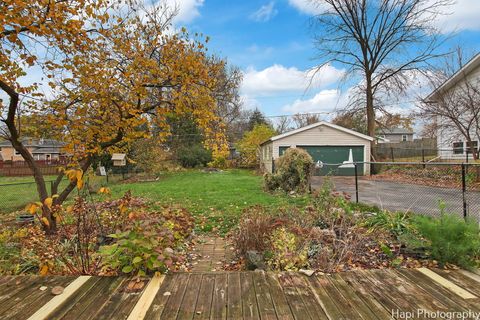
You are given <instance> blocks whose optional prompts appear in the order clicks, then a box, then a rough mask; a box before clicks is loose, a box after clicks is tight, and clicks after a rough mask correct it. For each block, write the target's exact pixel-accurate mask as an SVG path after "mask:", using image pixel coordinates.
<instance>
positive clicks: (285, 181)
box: [264, 148, 313, 193]
mask: <svg viewBox="0 0 480 320" xmlns="http://www.w3.org/2000/svg"><path fill="white" fill-rule="evenodd" d="M275 168H276V172H275V173H273V174H268V173H267V174H266V175H265V177H264V185H265V188H266V189H267V190H269V191H274V190H277V189H282V190H284V191H286V192H290V191H296V192H300V193H303V192H308V191H309V188H310V178H311V176H312V168H313V159H312V157H311V156H310V155H309V154H308V152H307V151H305V150H303V149H300V148H289V149H288V150H287V151H286V152H285V154H284V155H283V156H281V157H280V158H278V160H277V161H276V162H275Z"/></svg>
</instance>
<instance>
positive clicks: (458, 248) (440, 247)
mask: <svg viewBox="0 0 480 320" xmlns="http://www.w3.org/2000/svg"><path fill="white" fill-rule="evenodd" d="M414 222H415V226H416V229H417V230H418V231H419V232H420V234H421V235H422V236H423V237H424V238H425V239H426V240H427V241H428V242H429V244H430V253H431V256H432V258H434V259H436V260H438V261H439V262H440V263H441V264H446V263H452V264H456V265H459V266H461V267H465V268H471V267H474V266H475V265H478V259H480V233H479V232H480V230H479V226H478V223H477V222H475V221H464V220H463V219H462V218H460V217H458V216H456V215H453V214H445V213H443V214H442V216H441V217H440V218H430V217H424V216H418V217H416V218H415V220H414Z"/></svg>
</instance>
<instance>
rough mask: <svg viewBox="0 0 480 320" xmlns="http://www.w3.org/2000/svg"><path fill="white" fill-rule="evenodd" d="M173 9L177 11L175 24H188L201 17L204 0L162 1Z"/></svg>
mask: <svg viewBox="0 0 480 320" xmlns="http://www.w3.org/2000/svg"><path fill="white" fill-rule="evenodd" d="M162 1H163V3H164V4H166V5H167V6H168V7H169V8H171V9H177V10H178V14H177V16H176V17H175V19H174V22H175V23H188V22H191V21H192V20H194V19H195V18H197V17H198V16H200V11H199V9H200V7H201V6H203V2H204V0H162Z"/></svg>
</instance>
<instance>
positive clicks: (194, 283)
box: [157, 273, 202, 320]
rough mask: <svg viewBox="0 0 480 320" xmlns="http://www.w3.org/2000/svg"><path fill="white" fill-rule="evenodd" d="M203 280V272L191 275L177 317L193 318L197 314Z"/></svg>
mask: <svg viewBox="0 0 480 320" xmlns="http://www.w3.org/2000/svg"><path fill="white" fill-rule="evenodd" d="M201 282H202V274H201V273H197V274H191V275H190V277H189V279H188V283H187V288H186V291H185V295H184V296H183V301H182V304H181V305H180V310H179V311H178V316H177V319H182V320H184V319H193V317H194V315H195V308H196V306H197V299H198V292H199V290H200V284H201ZM157 319H158V318H157Z"/></svg>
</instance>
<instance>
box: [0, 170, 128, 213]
mask: <svg viewBox="0 0 480 320" xmlns="http://www.w3.org/2000/svg"><path fill="white" fill-rule="evenodd" d="M135 175H136V173H134V172H132V171H124V172H121V171H119V172H116V173H109V174H108V175H107V176H93V177H88V178H87V187H88V188H90V189H91V190H93V191H95V190H98V189H99V188H100V187H102V186H110V185H114V184H117V183H123V182H125V181H128V180H129V179H132V178H133V177H134V176H135ZM32 179H33V178H31V179H30V178H29V179H28V180H29V181H26V180H27V179H26V178H25V177H8V178H3V179H1V178H0V214H4V213H9V212H13V211H16V210H20V209H22V208H25V206H26V205H27V204H29V203H31V202H36V201H38V193H37V186H36V184H35V182H33V181H31V180H32ZM2 180H3V181H2ZM17 181H18V182H17ZM53 183H54V180H52V179H47V180H46V185H47V189H48V190H49V192H50V194H51V190H52V186H53ZM68 183H69V181H68V180H67V179H64V180H62V181H61V182H60V184H59V186H58V190H62V189H63V188H64V187H66V186H67V185H68ZM72 194H74V192H72Z"/></svg>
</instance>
